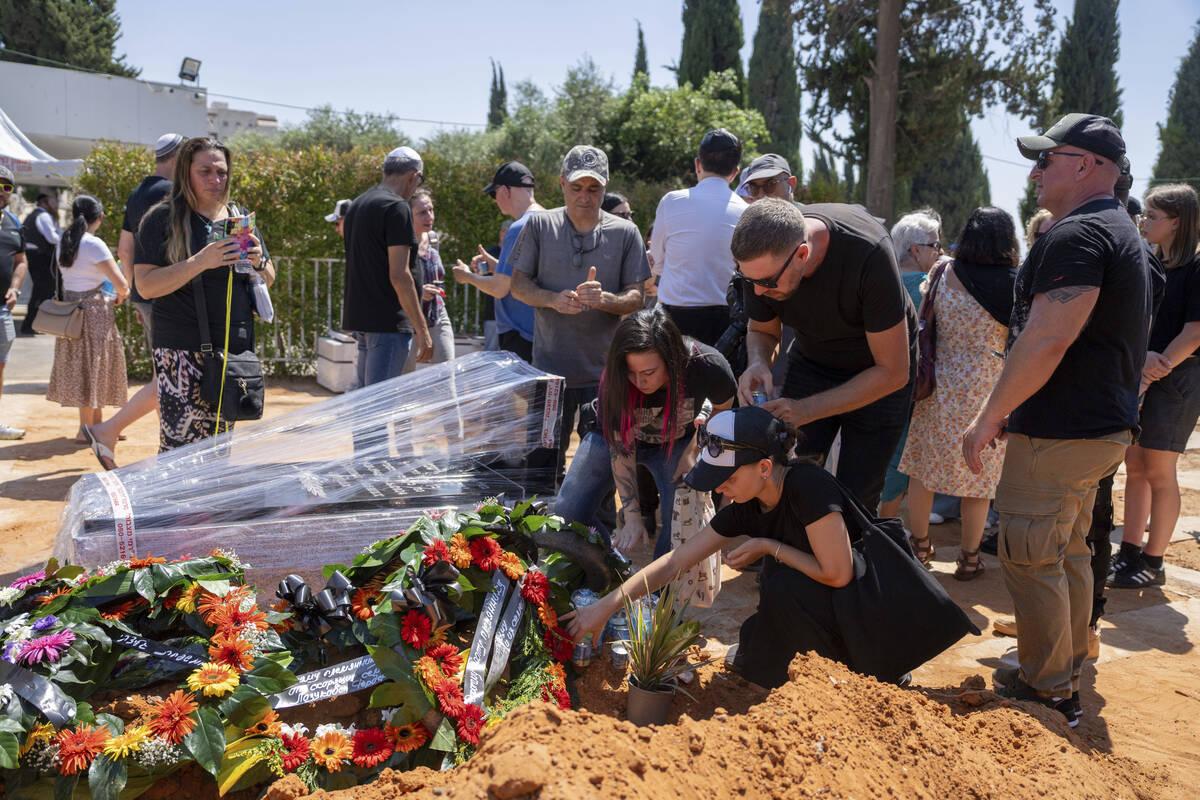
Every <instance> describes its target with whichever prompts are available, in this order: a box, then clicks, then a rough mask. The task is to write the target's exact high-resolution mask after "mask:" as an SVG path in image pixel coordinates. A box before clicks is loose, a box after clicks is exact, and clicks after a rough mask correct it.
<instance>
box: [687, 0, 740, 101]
mask: <svg viewBox="0 0 1200 800" xmlns="http://www.w3.org/2000/svg"><path fill="white" fill-rule="evenodd" d="M744 42H745V39H744V37H743V36H742V14H741V9H740V8H739V6H738V3H737V0H684V3H683V46H682V48H681V51H680V54H679V71H678V75H679V85H680V86H681V87H682V86H683V85H684V84H685V83H690V84H691V85H692V86H694V87H695V86H699V85H700V84H702V83H703V82H704V79H705V78H706V77H707V76H708V74H709V73H711V72H724V71H725V70H733V75H734V82H733V85H732V86H731V87H729V88H728V89H724V90H723V91H722V94H721V97H722V99H725V100H731V101H733V102H734V103H737V104H738V105H742V103H743V102H745V91H746V79H745V72H744V71H743V70H742V56H741V52H740V51H741V49H742V44H743V43H744Z"/></svg>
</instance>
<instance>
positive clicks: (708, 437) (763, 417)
mask: <svg viewBox="0 0 1200 800" xmlns="http://www.w3.org/2000/svg"><path fill="white" fill-rule="evenodd" d="M789 438H790V437H789V434H788V429H787V425H786V424H785V423H784V422H783V420H781V419H779V418H777V417H774V416H772V415H771V412H769V411H767V410H766V409H764V408H760V407H759V406H742V407H741V408H735V409H731V410H729V411H722V412H720V413H719V414H716V415H715V416H714V417H713V418H712V419H710V420H709V421H708V422H706V423H705V424H704V428H703V432H702V433H699V434H697V442H698V444H699V445H700V457H699V458H698V459H696V466H694V467H692V468H691V469H690V470H689V471H688V474H687V475H685V476H684V477H683V482H684V483H686V484H687V485H688V486H690V487H692V488H693V489H695V490H697V491H700V492H711V491H712V490H713V489H716V488H717V487H718V486H720V485H721V484H722V483H724V482H725V481H727V480H729V476H730V475H732V474H733V473H734V472H735V471H737V468H738V467H741V466H745V465H746V464H754V463H757V462H758V461H760V460H762V459H764V458H771V457H772V456H777V457H780V458H783V457H785V456H786V454H787V453H786V448H787V442H788V439H789ZM730 445H732V446H730Z"/></svg>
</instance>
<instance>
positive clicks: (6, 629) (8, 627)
mask: <svg viewBox="0 0 1200 800" xmlns="http://www.w3.org/2000/svg"><path fill="white" fill-rule="evenodd" d="M27 619H29V613H28V612H26V613H24V614H17V615H16V616H15V617H13V618H12V619H10V620H8V621H6V622H0V635H5V636H7V635H9V633H10V631H15V630H17V629H18V628H20V627H21V626H22V625H24V624H25V620H27Z"/></svg>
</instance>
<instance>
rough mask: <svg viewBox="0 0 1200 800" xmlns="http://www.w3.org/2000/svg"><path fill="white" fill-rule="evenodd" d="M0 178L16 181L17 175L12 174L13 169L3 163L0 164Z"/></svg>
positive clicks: (11, 181)
mask: <svg viewBox="0 0 1200 800" xmlns="http://www.w3.org/2000/svg"><path fill="white" fill-rule="evenodd" d="M0 179H4V180H6V181H8V182H9V183H16V182H17V176H16V175H13V171H12V170H11V169H9V168H8V167H6V166H4V165H3V164H0Z"/></svg>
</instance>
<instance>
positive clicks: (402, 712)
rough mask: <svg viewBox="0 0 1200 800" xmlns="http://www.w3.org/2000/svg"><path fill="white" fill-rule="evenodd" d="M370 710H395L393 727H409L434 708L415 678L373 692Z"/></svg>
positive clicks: (387, 685)
mask: <svg viewBox="0 0 1200 800" xmlns="http://www.w3.org/2000/svg"><path fill="white" fill-rule="evenodd" d="M368 707H369V708H395V709H396V716H395V717H393V718H392V724H393V725H408V724H409V723H412V722H416V721H417V720H419V719H421V718H422V717H424V716H425V714H426V713H428V712H429V709H430V708H431V707H432V706H431V705H430V703H429V698H427V697H426V696H425V690H424V689H422V688H421V685H420V684H419V683H417V681H416V679H415V678H411V679H409V680H403V681H388V682H387V683H383V684H380V685H379V686H377V687H376V688H375V691H373V692H371V702H370V705H369V706H368Z"/></svg>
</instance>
